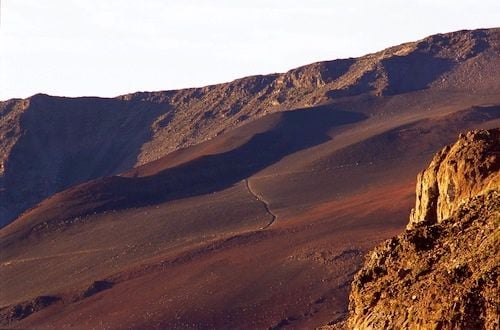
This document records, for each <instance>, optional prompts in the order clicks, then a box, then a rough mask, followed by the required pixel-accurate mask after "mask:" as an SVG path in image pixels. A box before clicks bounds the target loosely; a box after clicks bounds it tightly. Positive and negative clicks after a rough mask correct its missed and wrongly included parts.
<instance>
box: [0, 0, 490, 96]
mask: <svg viewBox="0 0 500 330" xmlns="http://www.w3.org/2000/svg"><path fill="white" fill-rule="evenodd" d="M0 1H1V5H0V8H1V12H0V18H1V21H0V100H6V99H9V98H14V97H22V98H24V97H28V96H31V95H33V94H36V93H47V94H51V95H63V96H84V95H87V96H90V95H92V96H117V95H120V94H126V93H130V92H134V91H154V90H168V89H179V88H185V87H197V86H204V85H208V84H214V83H220V82H225V81H231V80H234V79H236V78H240V77H243V76H248V75H255V74H266V73H273V72H284V71H287V70H289V69H292V68H294V67H297V66H301V65H305V64H308V63H312V62H316V61H321V60H333V59H336V58H345V57H356V56H361V55H364V54H367V53H370V52H375V51H378V50H381V49H383V48H386V47H389V46H393V45H396V44H400V43H403V42H407V41H413V40H418V39H421V38H424V37H426V36H428V35H431V34H435V33H444V32H450V31H456V30H461V29H476V28H482V27H495V26H500V1H498V0H470V1H469V0H442V1H440V0H412V1H408V0H345V1H344V0H251V1H250V0H249V1H247V0H175V1H174V0H0Z"/></svg>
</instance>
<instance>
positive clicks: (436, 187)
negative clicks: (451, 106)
mask: <svg viewBox="0 0 500 330" xmlns="http://www.w3.org/2000/svg"><path fill="white" fill-rule="evenodd" d="M499 146H500V129H494V130H489V131H474V132H470V133H467V134H466V135H461V136H460V138H459V140H458V142H456V143H455V144H454V145H452V146H449V147H446V148H444V149H443V150H442V151H441V152H439V153H438V154H437V155H436V157H434V159H433V161H432V162H431V164H430V166H429V168H428V169H426V170H425V171H424V172H422V173H421V174H420V175H419V180H418V184H417V203H416V204H417V205H416V208H415V211H413V212H412V217H411V220H410V224H409V226H408V229H407V230H406V231H405V233H403V234H402V235H399V236H397V237H394V238H392V239H390V240H387V241H386V242H384V243H383V244H381V245H380V246H379V247H377V248H376V249H375V250H374V251H373V252H372V253H371V254H370V255H369V256H368V257H367V260H366V262H365V264H364V266H363V268H362V269H361V270H360V271H359V272H358V273H357V274H356V276H355V278H354V281H353V283H352V289H351V294H350V303H349V313H350V316H349V319H348V326H349V327H350V328H353V329H498V327H499V326H500V325H499V323H498V322H499V321H498V314H497V312H498V306H499V304H500V298H499V296H498V287H499V282H498V280H499V275H500V265H499V264H498V256H499V255H500V246H499V245H498V240H499V238H500V186H499V181H498V174H499V167H498V164H499V149H498V148H499ZM449 187H453V188H449Z"/></svg>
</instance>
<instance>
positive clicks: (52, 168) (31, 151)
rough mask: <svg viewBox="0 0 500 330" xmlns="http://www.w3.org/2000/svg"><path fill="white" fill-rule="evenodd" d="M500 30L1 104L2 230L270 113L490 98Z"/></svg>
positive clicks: (494, 88)
mask: <svg viewBox="0 0 500 330" xmlns="http://www.w3.org/2000/svg"><path fill="white" fill-rule="evenodd" d="M499 31H500V30H498V29H487V30H475V31H458V32H453V33H447V34H442V35H436V36H431V37H428V38H425V39H422V40H420V41H416V42H411V43H406V44H402V45H399V46H395V47H391V48H388V49H386V50H383V51H380V52H377V53H373V54H368V55H366V56H363V57H359V58H350V59H341V60H334V61H325V62H318V63H313V64H310V65H306V66H303V67H299V68H296V69H293V70H290V71H288V72H286V73H282V74H270V75H265V76H252V77H246V78H242V79H237V80H235V81H233V82H230V83H225V84H218V85H212V86H206V87H202V88H191V89H183V90H175V91H161V92H138V93H133V94H128V95H123V96H120V97H117V98H115V99H102V98H60V97H51V96H47V95H35V96H33V97H31V98H28V99H25V100H9V101H6V102H0V225H4V224H6V223H7V222H10V221H11V220H13V219H14V218H15V217H16V216H18V215H19V213H21V212H22V211H24V210H26V209H27V208H29V207H31V206H33V205H34V204H36V203H37V202H39V201H41V200H42V199H44V198H46V197H48V196H50V195H52V194H54V193H55V192H58V191H60V190H62V189H64V188H67V187H69V186H71V185H74V184H78V183H81V182H84V181H87V180H90V179H94V178H98V177H102V176H109V175H115V174H118V173H120V172H122V171H124V170H128V169H131V168H132V167H134V166H138V165H143V164H146V163H148V162H151V161H153V160H157V159H159V158H161V157H163V156H165V155H167V154H169V153H171V152H172V151H175V150H179V149H180V148H183V147H187V146H191V145H195V144H198V143H200V142H202V141H206V140H209V139H212V138H214V137H216V136H217V135H219V134H221V133H222V132H225V131H228V130H231V129H233V128H235V127H238V126H241V125H242V124H244V123H248V122H250V121H253V120H255V119H257V118H260V117H262V116H265V115H266V114H269V113H275V112H281V111H287V110H292V109H298V108H305V107H313V106H317V105H320V104H325V103H330V102H332V101H333V102H343V101H345V99H349V98H351V99H353V100H354V101H356V100H357V99H360V98H361V99H362V98H365V97H368V96H381V95H398V94H401V93H409V92H415V91H424V90H428V89H432V90H434V91H441V92H443V91H448V92H450V91H451V92H455V93H456V92H461V93H464V94H467V95H470V94H481V95H483V96H485V97H490V96H491V95H493V94H495V93H496V94H498V93H499V89H498V82H497V80H496V78H495V77H498V75H499V74H500V69H499V67H500V64H499V61H500V60H499V58H498V56H497V55H498V52H499V51H500V46H499V45H500V42H499ZM351 110H352V109H347V111H351ZM372 114H373V113H372ZM372 114H370V115H372ZM19 155H23V156H21V157H20V156H19ZM26 192H30V193H29V194H27V193H26ZM28 195H29V196H28Z"/></svg>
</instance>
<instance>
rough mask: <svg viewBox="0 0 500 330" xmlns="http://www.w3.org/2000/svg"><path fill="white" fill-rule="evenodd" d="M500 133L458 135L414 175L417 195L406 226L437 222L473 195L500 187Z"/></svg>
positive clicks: (453, 211) (497, 131) (495, 131)
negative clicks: (426, 166) (450, 144)
mask: <svg viewBox="0 0 500 330" xmlns="http://www.w3.org/2000/svg"><path fill="white" fill-rule="evenodd" d="M499 142H500V132H499V130H490V131H474V132H469V133H467V134H462V135H460V137H459V139H458V141H457V142H456V143H455V144H454V145H452V146H448V147H445V148H444V149H443V150H441V151H440V152H439V153H437V155H436V156H434V158H433V159H432V162H431V164H430V165H429V167H428V168H427V169H426V170H425V171H423V172H422V173H420V174H419V175H418V176H417V191H416V194H417V198H416V203H415V208H414V209H413V210H412V213H411V215H410V222H409V224H408V229H411V228H414V227H415V226H416V225H417V224H419V223H421V222H424V223H427V224H434V223H440V222H442V221H443V220H445V219H447V218H449V217H450V216H451V215H452V214H453V213H455V212H456V211H457V210H458V208H460V206H461V205H463V204H465V203H467V202H468V201H469V200H470V199H471V198H472V197H474V196H477V195H480V194H483V193H484V192H486V191H488V190H491V189H493V188H495V187H498V186H500V157H499V155H500V143H499Z"/></svg>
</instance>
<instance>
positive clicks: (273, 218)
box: [244, 179, 278, 230]
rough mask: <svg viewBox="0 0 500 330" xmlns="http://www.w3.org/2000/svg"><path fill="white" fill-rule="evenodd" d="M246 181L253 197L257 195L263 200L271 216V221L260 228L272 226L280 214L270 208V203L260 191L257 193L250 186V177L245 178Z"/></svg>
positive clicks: (257, 197)
mask: <svg viewBox="0 0 500 330" xmlns="http://www.w3.org/2000/svg"><path fill="white" fill-rule="evenodd" d="M244 181H245V186H246V187H247V190H248V192H249V193H250V194H251V195H253V197H255V199H256V200H258V201H259V202H261V203H262V205H264V209H265V210H266V212H267V213H268V214H269V215H270V216H271V221H269V223H268V224H267V225H265V226H263V227H261V228H260V229H261V230H263V229H267V228H269V226H271V225H272V224H273V223H274V222H275V221H276V220H277V219H278V216H277V215H276V214H274V213H273V211H271V209H270V208H269V203H268V202H267V201H266V200H265V199H264V198H263V197H262V196H260V195H259V194H258V193H256V192H255V191H254V190H253V189H252V187H251V186H250V181H249V180H248V179H245V180H244Z"/></svg>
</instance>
